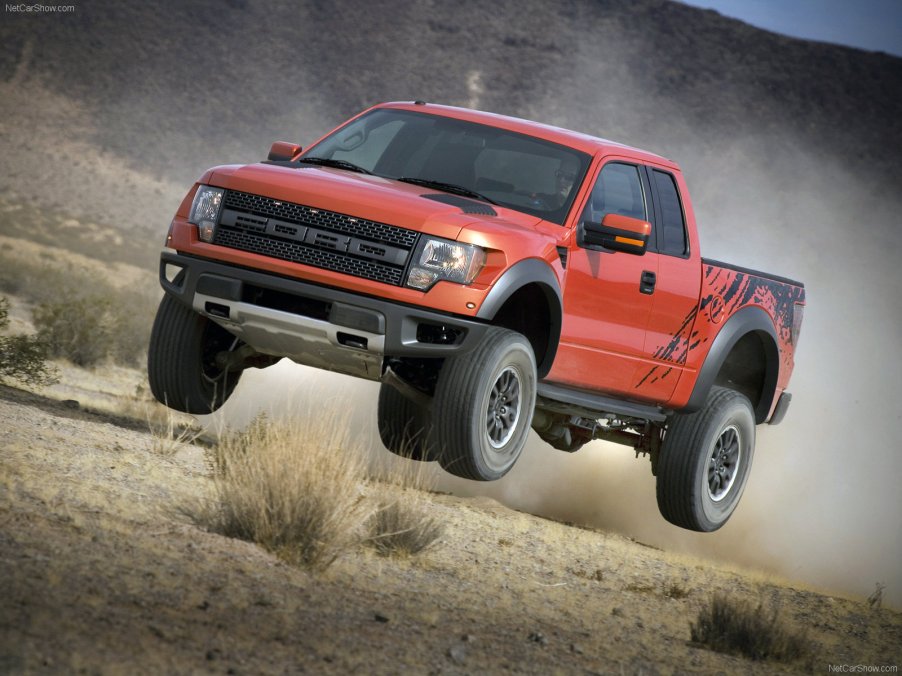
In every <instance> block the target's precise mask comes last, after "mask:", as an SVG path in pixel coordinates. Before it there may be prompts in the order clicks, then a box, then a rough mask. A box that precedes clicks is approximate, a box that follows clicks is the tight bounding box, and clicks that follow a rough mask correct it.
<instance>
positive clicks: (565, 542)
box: [0, 386, 902, 674]
mask: <svg viewBox="0 0 902 676" xmlns="http://www.w3.org/2000/svg"><path fill="white" fill-rule="evenodd" d="M0 449H2V450H0V673H73V672H81V673H110V674H117V673H123V674H126V673H136V672H140V673H236V674H241V673H245V674H257V673H301V672H308V673H317V674H319V673H336V674H345V673H361V674H363V673H365V674H397V673H422V674H426V673H435V674H439V673H442V674H445V673H448V674H454V673H460V674H464V673H505V672H507V673H535V674H550V673H568V674H569V673H588V674H591V673H616V674H632V673H644V674H653V673H672V672H674V671H678V672H681V673H686V672H697V673H714V672H726V673H732V672H736V671H740V672H743V673H762V674H764V673H767V674H771V673H784V672H786V673H794V672H795V671H797V670H799V669H800V668H801V666H800V665H791V666H788V667H786V666H780V665H774V664H770V663H768V664H761V663H754V662H750V661H748V660H745V659H742V658H738V657H731V656H725V655H720V654H717V653H713V652H710V651H708V650H705V649H703V648H700V647H697V646H694V645H692V644H691V643H690V641H689V620H690V619H691V618H692V617H694V615H695V613H696V612H697V610H698V608H699V607H700V606H701V605H702V604H703V603H704V602H705V601H706V600H707V599H708V598H709V595H710V593H711V592H712V591H713V590H723V591H728V592H730V593H732V594H735V595H738V596H740V597H744V598H747V599H749V600H752V601H754V602H757V601H758V600H763V601H765V602H766V603H771V602H775V603H779V604H780V606H781V608H782V613H783V615H784V616H785V617H786V619H787V620H788V621H789V622H791V623H792V624H793V625H794V626H797V627H807V628H808V631H809V636H810V638H811V640H812V642H813V643H814V645H815V649H816V650H815V652H816V655H817V660H818V662H817V663H815V664H813V665H812V666H813V669H814V671H815V672H826V671H827V665H828V664H895V665H898V664H900V662H902V648H900V647H899V646H902V616H900V614H898V613H896V612H893V611H891V610H887V609H883V610H879V611H872V610H870V609H869V608H868V607H867V605H866V604H864V603H861V602H856V601H851V600H845V599H840V598H829V597H826V596H823V595H819V594H816V593H814V592H809V591H801V590H796V589H791V588H787V587H784V586H781V584H780V583H779V582H778V581H774V580H766V579H760V578H756V577H754V576H750V575H745V574H742V573H739V572H733V571H728V570H723V569H718V568H714V567H709V566H708V565H706V564H703V563H702V562H699V561H695V560H690V559H683V558H678V557H674V556H673V555H670V554H668V553H666V552H662V551H660V550H657V549H654V548H650V547H646V546H642V545H640V544H639V543H636V542H632V541H630V540H627V539H625V538H622V537H620V536H616V535H610V534H605V533H600V532H596V531H590V530H584V529H580V528H574V527H569V526H566V525H564V524H560V523H556V522H552V521H548V520H545V519H541V518H538V517H534V516H531V515H527V514H522V513H518V512H514V511H511V510H509V509H507V508H504V507H502V506H500V505H499V504H498V503H495V502H494V501H491V500H488V499H479V500H465V499H461V498H455V497H452V496H445V495H436V496H434V497H433V505H432V509H433V510H434V512H435V515H436V516H437V517H438V518H439V519H440V520H441V521H443V522H444V523H445V524H446V531H445V535H444V537H443V539H442V541H441V542H440V543H439V544H438V545H437V546H436V547H435V548H433V549H432V550H430V551H429V552H428V553H426V554H424V555H421V556H420V557H417V558H412V559H406V560H403V559H402V560H397V559H385V558H381V557H379V556H377V555H376V554H374V553H372V552H371V551H369V550H366V549H360V550H359V551H356V552H354V553H352V554H351V555H349V556H347V557H345V558H343V559H341V560H339V562H338V563H337V564H335V565H334V566H333V567H332V568H331V569H329V570H328V571H327V572H326V573H324V574H320V575H313V574H310V573H308V572H305V571H303V570H300V569H297V568H293V567H290V566H288V565H286V564H284V563H282V562H281V561H279V560H278V559H277V558H275V557H274V556H272V555H270V554H269V553H267V552H265V551H264V550H262V549H260V548H258V547H256V546H254V545H252V544H249V543H245V542H241V541H236V540H231V539H228V538H225V537H222V536H219V535H214V534H210V533H207V532H204V531H203V530H200V529H199V528H197V527H196V526H194V525H192V523H191V522H190V521H189V520H188V519H187V518H186V517H185V516H183V515H182V514H181V513H180V512H179V507H180V506H183V505H186V504H189V503H190V502H191V501H192V500H195V499H197V497H198V496H200V495H203V494H204V492H205V491H207V490H209V487H210V472H209V468H208V465H207V463H206V461H205V458H204V450H203V449H202V448H200V447H196V446H183V447H181V449H180V450H179V451H178V452H177V453H176V454H174V455H172V456H168V457H164V456H162V455H160V454H158V453H156V452H154V450H153V439H152V437H151V436H150V435H149V434H147V433H146V432H145V431H143V426H142V425H141V424H138V423H135V422H133V421H129V420H127V419H118V418H115V417H112V416H108V415H102V414H96V413H90V412H86V411H83V410H81V409H79V408H75V407H73V406H72V405H71V404H70V405H69V406H67V405H66V404H64V403H62V402H57V401H53V400H51V399H47V398H44V397H41V396H39V395H34V394H29V393H26V392H22V391H21V390H16V389H13V388H9V387H4V386H0ZM675 597H680V598H675Z"/></svg>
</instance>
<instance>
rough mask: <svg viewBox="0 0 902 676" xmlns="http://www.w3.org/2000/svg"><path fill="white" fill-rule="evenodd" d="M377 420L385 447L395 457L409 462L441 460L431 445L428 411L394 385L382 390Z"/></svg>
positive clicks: (384, 386)
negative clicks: (397, 456)
mask: <svg viewBox="0 0 902 676" xmlns="http://www.w3.org/2000/svg"><path fill="white" fill-rule="evenodd" d="M376 419H377V422H378V425H379V437H380V438H381V439H382V443H383V444H384V445H385V447H386V448H387V449H388V450H389V451H391V452H392V453H394V454H395V455H400V456H401V457H403V458H408V459H410V460H422V461H429V460H437V459H438V454H437V453H436V452H433V449H432V447H431V446H430V444H429V429H430V424H431V421H430V415H429V411H428V410H426V409H425V408H424V407H422V406H420V405H419V404H417V403H416V402H413V401H411V400H410V399H408V398H407V397H405V396H404V395H403V394H401V393H400V392H398V390H397V389H395V388H394V387H392V386H391V385H386V384H384V383H383V384H382V385H381V386H380V387H379V403H378V405H377V407H376Z"/></svg>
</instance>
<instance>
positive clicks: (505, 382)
mask: <svg viewBox="0 0 902 676" xmlns="http://www.w3.org/2000/svg"><path fill="white" fill-rule="evenodd" d="M535 404H536V360H535V356H534V355H533V352H532V347H531V346H530V344H529V341H528V340H527V339H526V338H525V337H524V336H522V335H521V334H519V333H516V332H515V331H509V330H508V329H502V328H497V327H492V328H490V329H489V330H488V331H486V333H485V337H484V339H483V341H482V343H481V344H480V345H479V347H478V348H476V350H474V351H473V352H471V353H469V354H466V355H462V356H460V357H454V358H451V359H448V360H446V361H445V364H444V365H443V366H442V370H441V373H440V374H439V378H438V384H437V385H436V389H435V399H434V401H433V405H432V413H433V422H432V439H433V440H434V444H435V446H436V447H437V448H438V449H439V450H440V453H441V457H440V458H439V462H440V463H441V466H442V467H443V468H444V469H445V470H446V471H448V472H450V473H451V474H455V475H457V476H460V477H464V478H465V479H476V480H477V481H494V480H495V479H500V478H501V477H502V476H504V475H505V474H507V472H508V471H509V470H510V468H511V467H513V466H514V463H515V462H516V461H517V458H519V457H520V452H521V451H522V450H523V446H524V444H525V443H526V438H527V436H528V435H529V428H530V424H531V422H532V416H533V411H534V409H535Z"/></svg>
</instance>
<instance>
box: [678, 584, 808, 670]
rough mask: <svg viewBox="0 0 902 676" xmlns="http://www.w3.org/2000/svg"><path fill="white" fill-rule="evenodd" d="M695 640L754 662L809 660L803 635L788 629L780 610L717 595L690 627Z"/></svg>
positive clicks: (716, 649) (806, 641) (806, 642)
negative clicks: (767, 608)
mask: <svg viewBox="0 0 902 676" xmlns="http://www.w3.org/2000/svg"><path fill="white" fill-rule="evenodd" d="M690 630H691V634H692V640H693V641H695V642H696V643H701V644H702V645H705V646H707V647H709V648H711V649H712V650H715V651H717V652H722V653H728V654H731V655H741V656H744V657H748V658H750V659H753V660H773V661H776V662H792V661H794V660H798V659H803V658H806V657H808V656H809V654H810V646H809V644H808V640H807V638H806V637H805V635H804V634H802V633H799V632H796V631H794V630H792V629H791V628H789V627H787V626H786V625H785V624H784V623H783V622H782V620H781V619H780V617H779V613H778V610H777V609H776V608H772V609H771V610H765V608H764V606H763V604H759V605H758V606H757V607H755V606H752V605H751V604H749V603H748V602H746V601H741V600H738V599H735V598H730V597H728V596H726V595H723V594H715V595H714V596H713V597H712V599H711V601H710V603H708V605H706V606H705V607H704V608H702V610H701V611H700V612H699V614H698V618H697V619H696V621H695V622H692V623H690Z"/></svg>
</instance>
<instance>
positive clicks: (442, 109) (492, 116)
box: [373, 101, 679, 170]
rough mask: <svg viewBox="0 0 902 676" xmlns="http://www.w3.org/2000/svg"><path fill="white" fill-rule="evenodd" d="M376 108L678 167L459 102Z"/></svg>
mask: <svg viewBox="0 0 902 676" xmlns="http://www.w3.org/2000/svg"><path fill="white" fill-rule="evenodd" d="M373 108H393V109H396V110H409V111H412V112H416V113H428V114H431V115H441V116H443V117H451V118H455V119H458V120H465V121H467V122H476V123H479V124H485V125H489V126H491V127H498V128H501V129H506V130H508V131H513V132H517V133H520V134H526V135H527V136H535V137H537V138H541V139H544V140H546V141H551V142H552V143H558V144H560V145H564V146H569V147H571V148H575V149H577V150H581V151H583V152H585V153H588V154H590V155H621V156H627V157H631V158H634V159H636V160H637V161H640V162H653V163H657V164H662V165H665V166H667V167H670V168H672V169H676V170H679V167H678V166H677V164H676V163H675V162H674V161H673V160H668V159H667V158H665V157H661V156H660V155H656V154H655V153H651V152H648V151H646V150H641V149H640V148H633V147H631V146H628V145H624V144H622V143H617V142H616V141H609V140H607V139H603V138H599V137H597V136H590V135H589V134H583V133H581V132H577V131H571V130H569V129H563V128H561V127H555V126H553V125H550V124H541V123H539V122H532V121H530V120H524V119H521V118H519V117H510V116H508V115H498V114H497V113H486V112H483V111H481V110H471V109H469V108H458V107H456V106H444V105H440V104H437V103H423V102H420V101H417V102H410V101H392V102H389V103H381V104H379V105H376V106H373Z"/></svg>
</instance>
